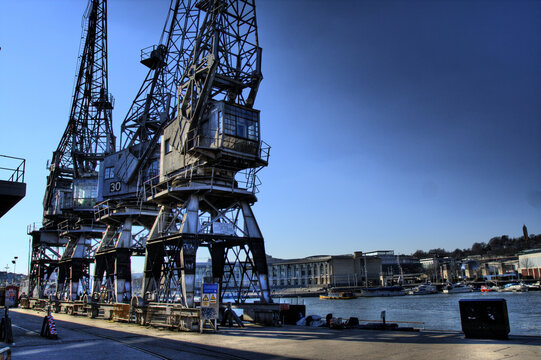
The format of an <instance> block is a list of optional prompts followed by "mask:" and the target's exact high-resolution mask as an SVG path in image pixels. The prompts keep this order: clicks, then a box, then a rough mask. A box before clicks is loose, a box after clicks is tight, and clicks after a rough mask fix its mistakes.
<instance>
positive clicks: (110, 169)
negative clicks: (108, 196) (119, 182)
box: [104, 166, 115, 180]
mask: <svg viewBox="0 0 541 360" xmlns="http://www.w3.org/2000/svg"><path fill="white" fill-rule="evenodd" d="M114 169H115V168H114V167H112V166H111V167H106V168H105V171H104V175H105V180H108V179H112V178H114V177H115V172H114Z"/></svg>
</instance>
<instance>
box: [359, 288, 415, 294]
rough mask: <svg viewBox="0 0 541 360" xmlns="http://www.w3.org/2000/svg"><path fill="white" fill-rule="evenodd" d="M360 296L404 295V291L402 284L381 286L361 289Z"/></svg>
mask: <svg viewBox="0 0 541 360" xmlns="http://www.w3.org/2000/svg"><path fill="white" fill-rule="evenodd" d="M361 295H362V296H404V295H406V292H405V291H404V288H403V287H402V286H381V287H375V288H363V289H361Z"/></svg>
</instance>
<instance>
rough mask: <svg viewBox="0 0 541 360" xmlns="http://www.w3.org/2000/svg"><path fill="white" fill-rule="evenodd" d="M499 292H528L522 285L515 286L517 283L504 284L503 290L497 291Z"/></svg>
mask: <svg viewBox="0 0 541 360" xmlns="http://www.w3.org/2000/svg"><path fill="white" fill-rule="evenodd" d="M498 291H500V292H524V291H528V287H527V286H526V285H524V284H523V283H520V284H517V283H510V284H506V285H505V286H504V287H503V289H500V290H498Z"/></svg>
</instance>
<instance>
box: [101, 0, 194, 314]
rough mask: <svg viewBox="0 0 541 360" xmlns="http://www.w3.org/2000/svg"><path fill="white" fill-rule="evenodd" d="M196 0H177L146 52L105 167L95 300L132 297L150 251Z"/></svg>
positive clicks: (102, 183) (172, 3) (188, 50)
mask: <svg viewBox="0 0 541 360" xmlns="http://www.w3.org/2000/svg"><path fill="white" fill-rule="evenodd" d="M194 4H195V1H194V0H172V1H171V2H170V5H169V11H168V15H167V18H166V22H165V25H164V28H163V31H162V34H161V37H160V41H159V42H158V45H154V46H152V47H149V48H146V49H143V50H142V51H141V63H142V64H143V65H145V66H147V67H148V68H149V70H148V73H147V76H146V78H145V79H144V81H143V84H142V86H141V88H140V89H139V91H138V93H137V95H136V97H135V100H134V101H133V103H132V105H131V107H130V109H129V111H128V114H127V115H126V118H125V119H124V121H123V122H122V125H121V135H120V149H119V151H118V152H116V153H114V154H111V155H110V156H108V157H106V158H105V160H104V162H103V166H102V168H101V170H100V187H99V189H100V191H99V198H100V200H101V203H100V204H99V205H98V211H97V213H96V220H98V221H100V222H101V223H104V224H106V225H107V230H106V231H105V233H104V235H103V237H102V239H101V242H100V244H99V246H98V248H97V251H96V254H95V272H94V282H93V289H92V297H91V301H92V302H94V303H117V302H128V301H129V300H130V299H131V296H132V293H131V256H137V255H144V252H145V241H146V236H147V235H148V231H149V230H150V227H151V226H152V224H153V222H154V219H155V218H156V216H157V214H158V209H157V206H156V204H155V203H151V202H148V201H147V199H146V195H145V193H144V184H145V182H147V181H153V179H154V181H155V180H157V179H156V177H157V176H158V175H159V156H160V155H159V150H160V148H159V140H160V138H161V134H162V132H163V127H164V125H165V124H167V123H168V122H169V121H170V120H171V119H173V118H175V114H176V110H177V89H178V86H179V85H180V80H181V77H182V74H183V72H184V69H185V68H186V66H187V64H188V63H189V61H190V54H191V52H192V48H193V45H194V41H195V38H196V35H197V30H198V21H199V10H198V9H197V8H196V7H195V6H194Z"/></svg>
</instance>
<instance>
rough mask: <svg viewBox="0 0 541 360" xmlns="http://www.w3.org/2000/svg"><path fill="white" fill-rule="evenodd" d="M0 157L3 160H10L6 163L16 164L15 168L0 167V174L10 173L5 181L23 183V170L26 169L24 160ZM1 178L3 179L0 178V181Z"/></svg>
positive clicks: (5, 156)
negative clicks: (0, 172)
mask: <svg viewBox="0 0 541 360" xmlns="http://www.w3.org/2000/svg"><path fill="white" fill-rule="evenodd" d="M0 157H2V158H5V159H10V160H7V161H8V162H12V163H13V162H16V163H17V164H18V165H17V166H16V167H3V166H0V170H1V171H2V172H9V173H10V176H9V177H8V178H7V181H11V182H20V183H24V172H25V169H26V160H25V159H23V158H18V157H13V156H7V155H0ZM2 163H3V162H2ZM6 166H9V165H6ZM13 166H14V165H13ZM1 178H3V177H0V179H1Z"/></svg>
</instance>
